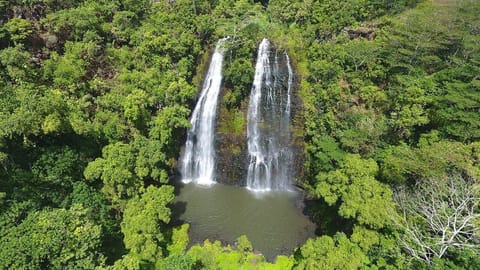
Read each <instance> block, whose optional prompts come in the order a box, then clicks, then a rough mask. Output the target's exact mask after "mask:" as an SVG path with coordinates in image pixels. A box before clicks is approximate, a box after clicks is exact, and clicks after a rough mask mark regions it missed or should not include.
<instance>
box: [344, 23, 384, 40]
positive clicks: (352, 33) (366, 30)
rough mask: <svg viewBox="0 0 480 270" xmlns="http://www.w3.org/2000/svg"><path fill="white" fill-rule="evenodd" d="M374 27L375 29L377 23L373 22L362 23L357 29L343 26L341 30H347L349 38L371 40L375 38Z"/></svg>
mask: <svg viewBox="0 0 480 270" xmlns="http://www.w3.org/2000/svg"><path fill="white" fill-rule="evenodd" d="M376 29H377V25H375V24H363V25H362V26H361V27H359V28H357V29H350V28H348V27H345V28H344V29H343V30H344V31H345V32H347V34H348V36H349V37H350V39H355V38H365V39H368V40H372V39H374V38H375V30H376Z"/></svg>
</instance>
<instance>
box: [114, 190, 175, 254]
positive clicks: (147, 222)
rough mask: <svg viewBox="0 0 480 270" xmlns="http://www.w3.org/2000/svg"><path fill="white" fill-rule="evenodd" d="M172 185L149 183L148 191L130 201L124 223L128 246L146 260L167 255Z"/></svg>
mask: <svg viewBox="0 0 480 270" xmlns="http://www.w3.org/2000/svg"><path fill="white" fill-rule="evenodd" d="M173 198H174V194H173V187H172V186H162V187H160V188H157V187H154V186H149V187H148V188H147V189H146V191H145V193H144V194H142V195H141V196H136V197H134V198H132V199H131V200H129V201H128V203H127V206H126V207H125V213H124V216H123V221H122V224H121V227H122V232H123V234H124V235H125V238H124V242H125V247H126V248H127V249H129V250H130V252H131V253H132V254H136V255H138V256H139V257H140V258H142V259H143V260H145V261H148V262H152V263H153V262H155V261H156V260H158V259H160V258H161V257H162V255H163V254H164V249H165V247H166V244H167V241H168V239H166V237H165V235H164V232H165V225H166V224H167V223H169V222H170V213H171V210H170V208H168V206H167V205H168V204H169V203H170V202H171V201H172V200H173Z"/></svg>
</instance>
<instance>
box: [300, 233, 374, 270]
mask: <svg viewBox="0 0 480 270" xmlns="http://www.w3.org/2000/svg"><path fill="white" fill-rule="evenodd" d="M298 253H299V254H298V255H297V256H296V261H297V263H296V265H295V267H294V269H306V270H314V269H319V270H321V269H358V268H360V267H362V266H365V265H366V264H367V263H368V261H369V260H368V257H367V255H366V254H365V253H363V252H362V250H361V249H360V247H359V246H358V245H356V244H355V243H352V242H351V241H350V240H349V239H348V238H347V236H345V234H343V233H337V234H336V235H335V236H334V237H333V238H332V237H330V236H326V235H324V236H321V237H318V238H316V239H308V240H307V242H306V243H305V245H303V246H302V247H301V248H300V250H299V252H298Z"/></svg>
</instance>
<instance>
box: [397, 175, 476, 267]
mask: <svg viewBox="0 0 480 270" xmlns="http://www.w3.org/2000/svg"><path fill="white" fill-rule="evenodd" d="M478 192H479V190H478V184H477V183H475V182H474V180H473V179H464V178H462V177H460V176H455V175H452V176H449V177H448V178H446V179H428V180H426V181H421V182H419V183H417V185H416V186H415V187H414V190H413V191H407V190H405V189H402V190H400V191H399V192H397V193H396V194H395V201H396V202H397V204H398V206H399V210H400V215H398V216H397V215H395V216H394V217H395V218H394V221H395V224H396V225H397V226H398V228H399V229H400V230H401V232H402V235H401V237H400V239H399V241H400V243H401V245H402V246H403V248H404V249H405V251H406V252H407V253H408V254H409V255H411V256H413V257H414V258H416V259H419V260H422V261H425V262H427V263H429V264H430V263H431V262H432V261H433V260H434V259H435V258H442V257H444V256H445V255H446V254H447V252H448V251H453V250H461V249H471V250H472V251H474V252H476V253H477V254H479V251H480V230H479V227H478V226H479V224H480V212H479V205H480V197H479V193H478Z"/></svg>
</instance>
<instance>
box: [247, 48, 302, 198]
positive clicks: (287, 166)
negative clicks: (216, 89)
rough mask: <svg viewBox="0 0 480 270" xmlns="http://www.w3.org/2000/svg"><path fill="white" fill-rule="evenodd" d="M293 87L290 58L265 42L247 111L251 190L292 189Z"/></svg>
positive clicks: (260, 51) (260, 52)
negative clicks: (291, 117)
mask: <svg viewBox="0 0 480 270" xmlns="http://www.w3.org/2000/svg"><path fill="white" fill-rule="evenodd" d="M272 60H273V61H272ZM272 62H273V63H272ZM292 84H293V72H292V68H291V65H290V59H289V57H288V55H287V54H286V53H284V54H283V55H279V54H278V52H277V51H275V52H273V51H272V46H271V44H270V42H269V41H268V39H263V40H262V42H261V43H260V46H259V48H258V56H257V63H256V66H255V77H254V81H253V86H252V90H251V93H250V103H249V107H248V119H247V121H248V125H247V137H248V152H249V155H250V164H249V166H248V175H247V188H248V189H250V190H253V191H269V190H288V189H289V188H290V185H291V178H292V170H293V168H292V163H293V161H292V150H291V149H290V145H291V131H290V115H291V113H290V111H291V104H290V103H291V97H290V96H291V88H292Z"/></svg>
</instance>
